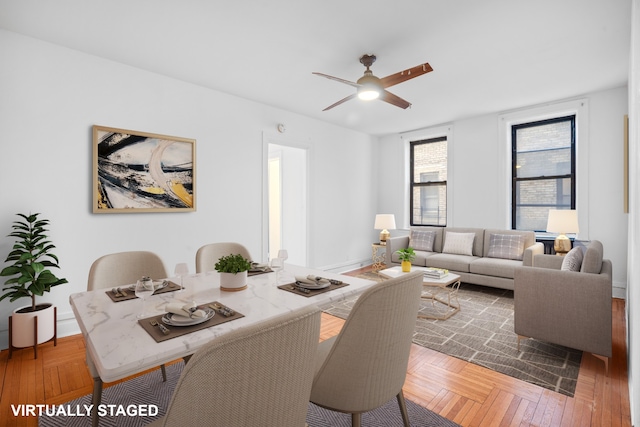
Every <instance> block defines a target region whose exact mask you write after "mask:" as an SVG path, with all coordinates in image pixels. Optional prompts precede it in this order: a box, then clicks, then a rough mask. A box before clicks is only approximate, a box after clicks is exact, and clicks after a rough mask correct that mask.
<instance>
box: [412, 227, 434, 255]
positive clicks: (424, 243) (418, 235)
mask: <svg viewBox="0 0 640 427" xmlns="http://www.w3.org/2000/svg"><path fill="white" fill-rule="evenodd" d="M435 241H436V232H435V231H431V230H413V229H412V230H411V231H410V232H409V246H411V247H412V248H413V249H414V250H416V251H426V252H432V251H433V243H434V242H435Z"/></svg>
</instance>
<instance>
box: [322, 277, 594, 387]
mask: <svg viewBox="0 0 640 427" xmlns="http://www.w3.org/2000/svg"><path fill="white" fill-rule="evenodd" d="M359 277H363V278H365V279H370V280H377V281H381V280H384V279H383V278H381V277H380V276H378V275H377V274H375V273H364V274H361V275H359ZM356 299H357V298H352V299H348V300H345V301H343V302H340V303H337V304H335V305H332V306H329V307H325V311H326V312H327V313H330V314H333V315H335V316H337V317H340V318H343V319H346V317H347V316H348V315H349V311H350V310H351V307H353V304H354V303H355V301H356ZM458 300H459V302H460V311H459V312H458V313H456V314H454V315H453V316H451V317H450V318H449V319H447V320H428V319H417V320H416V331H415V333H414V337H413V342H414V343H416V344H418V345H421V346H423V347H427V348H430V349H432V350H435V351H438V352H440V353H444V354H447V355H449V356H453V357H457V358H459V359H462V360H465V361H468V362H471V363H474V364H476V365H480V366H484V367H486V368H489V369H491V370H494V371H496V372H501V373H503V374H506V375H509V376H511V377H514V378H518V379H520V380H523V381H526V382H529V383H532V384H536V385H538V386H541V387H544V388H546V389H549V390H553V391H556V392H558V393H561V394H564V395H566V396H570V397H573V395H574V392H575V388H576V382H577V379H578V372H579V370H580V361H581V358H582V352H581V351H578V350H574V349H571V348H567V347H563V346H559V345H554V344H549V343H545V342H542V341H537V340H534V339H526V340H522V341H521V343H520V351H518V349H517V335H516V334H515V333H514V332H513V291H510V290H504V289H497V288H490V287H486V286H476V285H470V284H466V283H463V284H462V285H461V286H460V290H459V292H458ZM441 309H442V306H439V305H438V306H436V307H434V306H433V304H432V303H431V302H430V301H428V300H423V302H422V304H421V308H420V312H421V313H422V314H427V313H429V312H434V311H436V312H437V310H441Z"/></svg>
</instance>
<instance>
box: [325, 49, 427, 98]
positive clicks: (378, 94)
mask: <svg viewBox="0 0 640 427" xmlns="http://www.w3.org/2000/svg"><path fill="white" fill-rule="evenodd" d="M375 61H376V56H375V55H362V56H361V57H360V63H361V64H362V65H364V66H365V67H367V69H366V70H365V71H364V76H362V77H360V78H359V79H358V81H357V82H355V83H354V82H350V81H349V80H344V79H341V78H339V77H333V76H330V75H327V74H322V73H313V74H315V75H317V76H320V77H326V78H327V79H331V80H335V81H337V82H340V83H344V84H348V85H349V86H353V87H355V88H357V89H358V90H357V91H356V92H355V93H352V94H351V95H349V96H347V97H346V98H343V99H341V100H340V101H338V102H336V103H335V104H331V105H329V106H328V107H327V108H325V109H324V110H322V111H327V110H330V109H332V108H333V107H335V106H338V105H340V104H342V103H343V102H346V101H348V100H350V99H353V98H355V97H356V95H357V96H358V98H360V99H363V100H372V99H377V98H378V99H381V100H382V101H384V102H388V103H389V104H392V105H395V106H396V107H400V108H403V109H406V108H408V107H410V106H411V103H410V102H408V101H405V100H404V99H402V98H400V97H399V96H397V95H394V94H392V93H391V92H389V91H387V90H385V89H386V88H388V87H391V86H393V85H397V84H398V83H402V82H405V81H407V80H410V79H412V78H414V77H418V76H421V75H423V74H426V73H428V72H431V71H433V68H431V65H429V63H428V62H425V63H424V64H420V65H417V66H415V67H413V68H409V69H408V70H404V71H400V72H399V73H395V74H391V75H389V76H387V77H384V78H378V77H376V76H374V75H373V72H372V71H371V70H370V69H369V67H371V65H372V64H373V63H374V62H375Z"/></svg>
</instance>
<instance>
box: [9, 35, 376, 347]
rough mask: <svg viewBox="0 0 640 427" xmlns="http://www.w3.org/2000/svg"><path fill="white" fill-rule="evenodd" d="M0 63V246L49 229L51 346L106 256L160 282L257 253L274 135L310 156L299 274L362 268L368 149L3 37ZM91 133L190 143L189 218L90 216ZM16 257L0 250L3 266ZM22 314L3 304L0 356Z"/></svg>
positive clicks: (370, 200)
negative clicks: (210, 258) (21, 230)
mask: <svg viewBox="0 0 640 427" xmlns="http://www.w3.org/2000/svg"><path fill="white" fill-rule="evenodd" d="M0 57H1V58H2V66H1V67H0V93H1V94H2V95H1V96H0V153H1V154H0V185H1V186H0V189H1V190H0V191H1V196H2V197H1V200H2V204H1V205H0V236H4V235H6V234H9V232H10V231H11V229H10V227H11V223H12V222H13V221H14V220H15V219H16V217H15V213H17V212H26V213H28V212H41V213H42V214H43V216H44V217H46V218H48V219H50V220H51V227H50V237H51V239H52V241H53V243H54V244H55V245H56V246H57V249H56V254H57V255H58V256H59V258H60V265H61V267H62V269H61V270H59V271H58V272H57V273H59V276H61V277H65V278H67V279H68V280H69V282H70V283H69V284H68V285H63V286H61V287H58V288H54V289H53V291H52V292H51V293H49V294H47V295H46V296H45V297H43V298H41V301H43V302H53V303H54V304H55V305H57V306H58V314H59V318H60V322H59V333H60V335H65V334H68V333H74V332H77V329H76V327H77V325H76V324H75V320H74V319H73V314H72V312H71V308H70V306H69V304H68V297H69V294H71V293H74V292H80V291H82V290H84V289H86V279H87V274H88V271H89V267H90V265H91V263H92V262H93V260H95V259H96V258H98V257H99V256H101V255H103V254H105V253H110V252H119V251H126V250H138V249H145V250H153V251H155V252H157V253H158V254H159V255H160V256H161V257H162V258H163V259H164V261H165V264H166V267H167V269H168V270H169V271H170V272H171V271H173V267H174V265H175V264H176V263H178V262H188V263H189V266H190V269H191V271H194V270H195V261H194V258H195V252H196V250H197V249H198V247H200V246H201V245H203V244H206V243H210V242H215V241H228V240H234V241H238V242H240V243H242V244H244V245H245V246H247V248H248V249H249V251H250V252H251V253H252V254H261V253H262V251H263V248H264V246H263V241H262V238H263V237H262V236H263V221H262V203H263V197H262V188H263V186H262V185H263V183H262V178H263V166H264V165H263V163H264V161H265V158H264V156H265V154H264V150H263V135H264V134H268V133H270V132H273V133H274V134H276V132H277V131H276V124H277V123H285V124H286V125H287V136H288V137H290V138H292V139H294V140H296V141H305V143H307V144H308V145H309V146H310V147H311V150H310V159H309V164H310V167H309V171H310V175H309V189H310V191H309V195H310V200H309V207H310V210H311V214H310V215H309V224H308V225H309V229H310V233H309V238H310V239H309V241H310V245H309V246H310V247H309V252H308V260H309V265H310V266H313V267H319V268H324V267H329V268H336V269H339V268H346V267H347V266H350V265H352V264H356V265H359V264H360V263H362V262H363V260H364V261H366V260H367V259H369V257H370V248H371V246H370V245H371V239H372V236H373V234H374V233H375V232H374V230H373V226H372V223H373V218H374V216H375V213H376V211H375V207H376V204H377V200H376V197H377V196H376V194H375V191H376V187H375V185H372V181H373V180H375V174H374V173H373V168H372V164H373V162H374V157H375V155H374V153H373V149H374V146H375V144H374V142H375V138H373V137H371V136H369V135H365V134H362V133H357V132H353V131H350V130H346V129H343V128H339V127H336V126H333V125H328V124H326V123H322V122H319V121H317V120H312V119H309V118H306V117H303V116H300V115H297V114H294V113H290V112H286V111H282V110H279V109H275V108H272V107H268V106H265V105H261V104H257V103H254V102H250V101H247V100H244V99H240V98H237V97H233V96H229V95H226V94H223V93H220V92H216V91H212V90H208V89H205V88H202V87H199V86H196V85H192V84H188V83H184V82H181V81H177V80H174V79H170V78H167V77H164V76H160V75H157V74H153V73H149V72H146V71H143V70H140V69H136V68H132V67H129V66H125V65H122V64H118V63H114V62H110V61H106V60H103V59H101V58H98V57H95V56H90V55H86V54H83V53H80V52H78V51H73V50H69V49H66V48H62V47H59V46H56V45H53V44H49V43H45V42H41V41H38V40H36V39H32V38H27V37H24V36H21V35H18V34H15V33H12V32H7V31H4V30H0ZM94 124H99V125H103V126H110V127H118V128H124V129H131V130H138V131H146V132H152V133H159V134H165V135H172V136H182V137H188V138H194V139H196V141H197V143H196V144H197V145H196V147H197V181H196V184H197V211H196V212H194V213H176V214H171V213H161V214H99V215H96V214H92V213H91V197H92V188H91V187H92V185H91V182H92V175H91V173H92V168H91V161H92V141H91V126H92V125H94ZM336 153H340V155H339V156H338V155H336ZM12 245H13V241H12V240H11V239H7V238H0V258H1V260H4V258H5V257H6V254H8V252H9V251H10V249H11V246H12ZM1 260H0V261H1ZM0 266H3V265H0ZM3 279H4V278H3ZM2 283H4V280H3V281H2ZM26 304H28V301H26V300H22V301H17V302H14V303H9V302H8V300H5V301H2V302H1V303H0V348H6V347H7V319H8V316H9V315H10V313H11V311H12V310H13V309H15V308H17V307H20V306H24V305H26Z"/></svg>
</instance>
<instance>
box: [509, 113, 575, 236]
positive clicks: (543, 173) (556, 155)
mask: <svg viewBox="0 0 640 427" xmlns="http://www.w3.org/2000/svg"><path fill="white" fill-rule="evenodd" d="M575 121H576V116H575V115H573V116H566V117H558V118H554V119H549V120H542V121H537V122H531V123H523V124H519V125H514V126H512V127H511V141H512V168H511V170H512V186H511V194H512V196H511V197H512V203H511V218H512V221H511V226H512V228H513V229H516V230H533V231H545V229H546V227H547V216H548V212H549V209H575V206H576V149H575Z"/></svg>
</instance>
